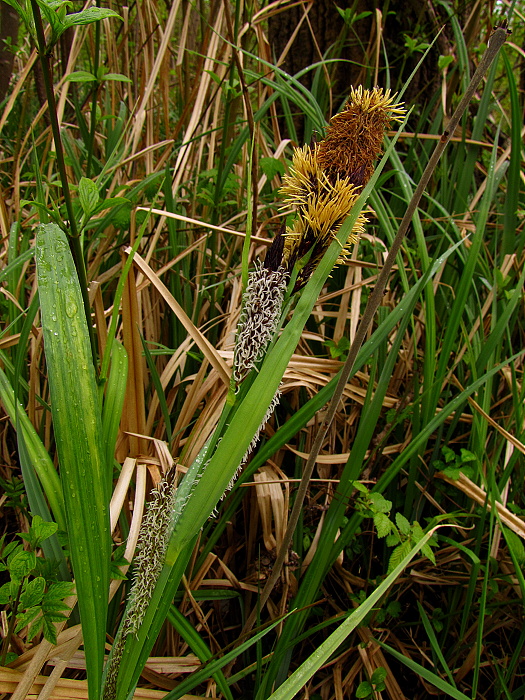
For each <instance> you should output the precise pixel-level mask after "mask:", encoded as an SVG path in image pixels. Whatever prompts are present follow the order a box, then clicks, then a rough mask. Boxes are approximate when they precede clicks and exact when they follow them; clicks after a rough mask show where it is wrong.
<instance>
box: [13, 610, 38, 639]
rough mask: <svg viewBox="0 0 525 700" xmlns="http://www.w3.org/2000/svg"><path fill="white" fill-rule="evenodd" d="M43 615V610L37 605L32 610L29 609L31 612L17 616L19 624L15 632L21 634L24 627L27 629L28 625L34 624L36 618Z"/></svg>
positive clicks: (27, 611)
mask: <svg viewBox="0 0 525 700" xmlns="http://www.w3.org/2000/svg"><path fill="white" fill-rule="evenodd" d="M41 613H42V608H41V607H40V605H35V606H34V607H32V608H29V610H26V611H25V612H23V613H22V614H21V615H17V616H16V619H17V624H16V627H15V632H17V633H18V632H20V630H22V629H24V627H27V625H28V624H29V623H30V622H32V621H33V620H34V619H35V617H37V616H38V615H40V614H41Z"/></svg>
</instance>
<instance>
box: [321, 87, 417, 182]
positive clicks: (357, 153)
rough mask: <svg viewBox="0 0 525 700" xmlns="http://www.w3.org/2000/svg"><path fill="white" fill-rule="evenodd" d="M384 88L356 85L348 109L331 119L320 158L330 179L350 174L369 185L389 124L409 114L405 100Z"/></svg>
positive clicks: (356, 180)
mask: <svg viewBox="0 0 525 700" xmlns="http://www.w3.org/2000/svg"><path fill="white" fill-rule="evenodd" d="M394 100H395V95H393V96H392V95H391V94H390V90H387V91H386V92H384V91H383V89H382V88H377V87H376V88H374V89H373V90H363V88H362V87H361V86H360V87H358V88H357V89H354V88H352V90H351V93H350V98H349V100H348V102H347V104H346V106H345V108H344V109H343V110H342V111H341V112H339V114H336V115H335V116H334V117H332V119H331V120H330V125H329V126H328V130H327V133H326V137H325V138H324V139H323V141H321V143H320V144H319V152H318V155H317V160H318V162H319V165H320V166H321V168H322V169H323V171H324V172H325V173H326V175H328V177H329V178H331V179H332V178H336V177H347V178H349V179H350V181H351V182H353V183H354V184H355V185H366V183H367V182H368V180H369V179H370V177H371V176H372V172H373V170H374V161H375V159H376V158H377V156H378V155H379V154H380V153H381V145H382V143H383V136H384V133H385V129H386V127H387V126H388V125H389V123H390V122H391V121H396V120H400V119H402V118H403V116H404V115H405V111H406V110H405V109H404V108H403V106H402V103H395V102H394Z"/></svg>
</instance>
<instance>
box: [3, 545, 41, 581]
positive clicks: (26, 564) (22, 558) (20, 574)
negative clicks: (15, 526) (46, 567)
mask: <svg viewBox="0 0 525 700" xmlns="http://www.w3.org/2000/svg"><path fill="white" fill-rule="evenodd" d="M35 566H36V555H35V553H34V552H24V551H23V550H22V551H21V552H17V553H16V554H15V556H14V557H13V558H12V559H10V560H9V573H10V574H11V577H12V578H13V579H16V580H17V581H21V580H22V579H23V578H24V577H25V576H28V575H29V574H30V573H31V571H32V570H33V569H34V568H35Z"/></svg>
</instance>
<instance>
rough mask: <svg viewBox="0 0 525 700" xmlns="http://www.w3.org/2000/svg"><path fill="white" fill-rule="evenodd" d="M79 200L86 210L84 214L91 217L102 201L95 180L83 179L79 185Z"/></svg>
mask: <svg viewBox="0 0 525 700" xmlns="http://www.w3.org/2000/svg"><path fill="white" fill-rule="evenodd" d="M78 199H79V201H80V206H81V207H82V209H83V210H84V214H85V215H86V216H89V215H90V214H91V212H92V211H94V209H95V208H96V206H97V204H98V203H99V201H100V195H99V193H98V187H97V185H96V184H95V183H94V182H93V180H90V179H89V178H87V177H83V178H81V180H80V182H79V183H78Z"/></svg>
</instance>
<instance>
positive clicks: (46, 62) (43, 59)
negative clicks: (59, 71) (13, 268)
mask: <svg viewBox="0 0 525 700" xmlns="http://www.w3.org/2000/svg"><path fill="white" fill-rule="evenodd" d="M31 9H32V10H33V17H34V20H35V29H36V38H37V49H38V55H39V58H40V63H41V65H42V73H43V75H44V86H45V90H46V97H47V106H48V112H49V118H50V121H51V130H52V132H53V139H54V141H55V149H56V159H57V167H58V173H59V176H60V181H61V183H62V192H63V195H64V203H65V205H66V211H67V216H68V219H69V235H68V237H67V239H68V242H69V247H70V249H71V255H72V256H73V260H74V262H75V268H76V271H77V275H78V280H79V283H80V290H81V292H82V302H83V305H84V311H85V314H86V321H87V325H88V330H89V342H90V345H91V354H92V356H93V365H94V367H95V368H96V367H97V346H96V343H95V334H94V331H93V324H92V323H91V307H90V303H89V294H88V281H87V273H86V265H85V262H84V255H83V252H82V246H81V245H80V234H79V232H78V229H77V222H76V219H75V216H74V212H73V205H72V201H71V192H70V190H69V183H68V179H67V172H66V164H65V161H64V149H63V146H62V138H61V136H60V126H59V123H58V117H57V108H56V100H55V92H54V90H53V77H52V74H51V65H50V63H51V55H50V54H49V52H48V49H47V47H46V38H45V34H44V27H43V24H42V17H41V15H40V8H39V7H38V4H37V3H36V0H31Z"/></svg>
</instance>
